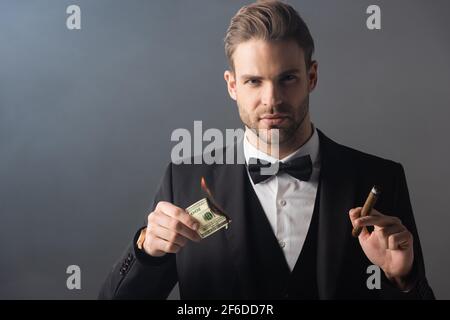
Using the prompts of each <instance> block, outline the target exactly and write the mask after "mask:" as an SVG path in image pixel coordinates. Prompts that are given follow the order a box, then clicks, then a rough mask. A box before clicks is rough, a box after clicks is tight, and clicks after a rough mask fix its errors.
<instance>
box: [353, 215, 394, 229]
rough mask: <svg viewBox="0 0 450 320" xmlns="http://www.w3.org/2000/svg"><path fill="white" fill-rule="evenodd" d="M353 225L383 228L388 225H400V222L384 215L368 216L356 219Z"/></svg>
mask: <svg viewBox="0 0 450 320" xmlns="http://www.w3.org/2000/svg"><path fill="white" fill-rule="evenodd" d="M353 224H354V226H356V227H367V226H376V227H380V228H384V227H387V226H389V225H401V221H400V219H398V218H397V217H391V216H385V215H373V216H372V215H370V216H365V217H361V218H358V219H356V220H355V221H354V222H353Z"/></svg>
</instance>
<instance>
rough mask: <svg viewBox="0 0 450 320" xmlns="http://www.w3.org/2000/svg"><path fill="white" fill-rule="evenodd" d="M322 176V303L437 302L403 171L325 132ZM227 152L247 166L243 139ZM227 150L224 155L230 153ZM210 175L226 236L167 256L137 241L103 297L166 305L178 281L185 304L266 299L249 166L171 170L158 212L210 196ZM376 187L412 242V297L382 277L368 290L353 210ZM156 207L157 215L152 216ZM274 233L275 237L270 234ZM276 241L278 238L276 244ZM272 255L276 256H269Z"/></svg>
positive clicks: (383, 207)
mask: <svg viewBox="0 0 450 320" xmlns="http://www.w3.org/2000/svg"><path fill="white" fill-rule="evenodd" d="M319 140H320V156H321V174H320V183H321V187H320V189H319V190H320V205H319V224H318V226H319V227H318V240H317V244H316V245H317V261H316V264H317V288H318V294H319V297H320V298H321V299H347V298H350V299H351V298H354V299H359V298H368V299H372V298H375V299H391V298H393V299H404V298H406V299H432V298H434V296H433V292H432V290H431V288H430V287H429V285H428V283H427V280H426V278H425V269H424V263H423V256H422V250H421V246H420V241H419V236H418V234H417V229H416V225H415V222H414V217H413V212H412V208H411V203H410V199H409V194H408V189H407V185H406V178H405V173H404V170H403V167H402V166H401V165H400V164H399V163H396V162H393V161H390V160H385V159H381V158H379V157H375V156H372V155H368V154H365V153H362V152H360V151H357V150H354V149H351V148H348V147H345V146H343V145H340V144H338V143H336V142H334V141H332V140H330V139H329V138H327V137H326V136H325V135H324V134H323V133H322V132H321V131H320V130H319ZM229 148H232V149H233V152H234V153H235V155H237V157H238V159H239V160H240V161H241V162H239V163H244V162H243V152H242V141H240V142H238V143H237V144H235V145H234V146H231V147H229ZM229 148H226V149H224V150H222V152H224V153H225V152H226V151H228V150H230V149H229ZM202 176H204V177H205V178H206V179H207V181H208V184H209V186H210V188H211V189H212V192H213V194H214V195H215V198H216V200H217V202H218V203H219V204H220V205H221V206H222V207H223V208H224V210H225V212H226V213H227V214H228V215H230V217H231V218H232V223H231V225H230V227H229V228H228V230H225V229H222V230H221V231H219V232H217V233H215V234H213V235H211V236H210V237H208V238H206V239H204V240H202V241H201V242H200V243H192V242H189V243H188V244H187V245H186V246H185V247H184V248H183V249H182V250H180V252H178V253H177V254H167V255H165V256H163V257H162V258H155V257H151V256H148V255H146V254H145V253H143V252H142V251H140V250H139V249H137V248H136V245H135V243H136V239H137V235H138V234H139V232H138V233H137V234H136V235H135V238H134V239H133V242H132V243H131V244H130V246H129V248H128V249H127V250H126V252H125V254H124V256H123V257H122V258H121V259H120V260H119V261H118V262H117V263H116V264H115V265H114V267H113V269H112V271H111V272H110V274H109V275H108V277H107V279H106V281H105V282H104V285H103V287H102V289H101V292H100V296H99V297H100V298H103V299H164V298H166V297H167V296H168V295H169V293H170V292H171V290H172V288H173V287H174V285H175V284H176V283H177V282H178V283H179V288H180V297H181V298H182V299H254V298H264V297H261V296H260V293H259V292H256V290H255V287H256V286H255V283H256V282H257V281H264V277H265V276H270V275H261V274H259V273H258V270H252V268H250V265H251V264H250V261H251V259H252V252H251V250H249V248H248V245H247V243H248V241H247V237H248V236H249V235H248V233H246V232H245V230H247V228H248V227H251V226H247V225H246V222H245V219H244V217H245V211H244V207H245V201H246V199H245V198H244V194H245V193H244V186H245V184H244V183H246V180H245V179H248V176H247V173H246V168H245V165H244V164H235V165H228V164H212V165H207V164H199V165H194V164H181V165H175V164H172V163H171V164H169V165H168V166H167V169H166V172H165V175H164V177H163V179H162V182H161V185H160V188H159V191H158V192H157V195H156V197H155V200H154V203H153V208H154V207H155V206H156V204H157V203H158V202H159V201H161V200H164V201H169V202H171V203H174V204H175V205H177V206H179V207H181V208H187V207H188V206H189V205H191V204H192V203H194V202H196V201H198V200H199V199H201V198H202V197H203V196H204V195H203V194H202V193H201V190H200V187H199V185H200V178H201V177H202ZM373 185H378V186H380V187H381V188H382V190H383V191H382V192H383V193H382V196H381V197H380V199H379V201H378V202H377V204H376V206H375V208H376V209H377V210H379V211H380V212H382V213H384V214H387V215H395V216H397V217H399V218H400V219H401V221H402V222H403V224H404V225H405V226H406V227H407V228H408V230H409V231H411V232H412V234H413V236H414V255H415V257H414V269H413V275H414V279H415V281H416V285H415V287H414V288H413V289H412V290H411V291H410V292H408V293H404V292H401V291H400V290H398V289H397V288H396V287H394V286H393V285H392V284H391V283H390V282H389V281H388V280H387V279H386V278H385V277H384V274H383V272H382V271H381V274H382V286H381V287H382V288H381V289H380V290H377V289H374V290H369V289H368V288H367V285H366V281H367V278H368V277H369V276H370V274H367V273H366V269H367V267H368V266H369V265H371V263H370V261H369V260H368V259H367V258H366V257H365V255H364V253H363V251H362V249H361V247H360V245H359V243H358V240H357V239H354V238H353V237H352V236H351V229H352V226H351V222H350V220H349V216H348V211H349V210H350V209H351V208H354V207H357V206H362V205H363V204H364V201H365V198H366V197H367V194H368V192H369V191H370V189H371V188H372V186H373ZM153 208H151V210H153ZM272 235H273V234H272ZM275 239H276V238H275V235H273V240H274V241H275ZM267 254H269V255H270V254H271V252H268V253H267Z"/></svg>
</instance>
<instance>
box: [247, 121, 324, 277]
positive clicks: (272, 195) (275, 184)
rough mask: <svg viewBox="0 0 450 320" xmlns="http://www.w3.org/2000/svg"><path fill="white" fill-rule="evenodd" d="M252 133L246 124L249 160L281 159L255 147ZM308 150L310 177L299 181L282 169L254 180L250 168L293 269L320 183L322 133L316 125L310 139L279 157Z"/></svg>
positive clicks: (265, 210)
mask: <svg viewBox="0 0 450 320" xmlns="http://www.w3.org/2000/svg"><path fill="white" fill-rule="evenodd" d="M249 134H251V132H250V131H249V129H248V128H246V131H245V137H244V139H243V140H244V142H243V143H244V156H245V161H246V163H247V164H248V161H249V158H259V159H262V160H266V161H269V162H271V163H274V162H276V161H278V159H276V158H273V157H271V156H269V155H268V154H266V153H264V152H262V151H259V150H258V149H257V148H255V147H254V146H253V145H252V144H251V143H250V142H249V141H248V135H249ZM307 154H309V155H310V157H311V161H312V164H313V171H312V175H311V178H310V180H309V181H300V180H298V179H296V178H294V177H292V176H291V175H289V174H287V173H279V174H277V175H275V176H272V177H270V178H269V179H267V180H265V181H263V182H260V183H258V184H254V183H253V181H252V180H251V177H250V174H249V172H248V170H247V173H248V175H249V179H250V181H251V183H252V185H253V189H254V190H255V193H256V195H257V196H258V199H259V201H260V202H261V206H262V208H263V209H264V212H265V214H266V216H267V219H268V220H269V222H270V225H271V226H272V230H273V232H274V234H275V236H276V238H277V239H278V243H279V244H280V247H281V248H282V249H283V252H284V256H285V258H286V261H287V264H288V265H289V268H290V270H291V271H292V270H293V269H294V266H295V263H296V262H297V259H298V257H299V255H300V252H301V250H302V247H303V244H304V243H305V239H306V235H307V233H308V229H309V225H310V223H311V218H312V214H313V211H314V203H315V199H316V194H317V187H318V184H319V172H320V153H319V136H318V133H317V130H316V128H315V127H314V126H313V134H312V136H311V137H310V139H309V140H308V141H307V142H306V143H305V144H304V145H303V146H301V147H300V148H299V149H297V150H296V151H294V152H293V153H291V154H290V155H288V156H286V157H284V158H283V159H281V160H280V161H281V162H286V161H288V160H291V159H293V158H296V157H301V156H304V155H307Z"/></svg>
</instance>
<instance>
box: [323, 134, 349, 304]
mask: <svg viewBox="0 0 450 320" xmlns="http://www.w3.org/2000/svg"><path fill="white" fill-rule="evenodd" d="M319 139H320V155H321V173H320V179H321V189H320V205H319V230H318V243H317V278H318V279H317V284H318V289H319V297H320V298H321V299H333V298H335V292H336V285H337V280H338V276H339V274H340V273H341V268H342V267H343V266H342V262H343V257H344V253H345V252H344V250H345V248H346V247H347V241H348V240H349V239H350V237H349V235H350V233H351V223H350V219H349V217H348V211H349V210H350V209H351V208H352V207H353V205H354V200H355V184H354V181H355V177H354V175H355V173H354V170H352V168H351V167H350V161H348V160H349V159H345V158H343V157H344V154H343V153H342V151H341V150H340V148H339V145H337V144H336V143H335V142H333V141H331V140H330V139H328V138H327V137H326V136H325V135H324V134H323V133H322V132H321V131H320V130H319Z"/></svg>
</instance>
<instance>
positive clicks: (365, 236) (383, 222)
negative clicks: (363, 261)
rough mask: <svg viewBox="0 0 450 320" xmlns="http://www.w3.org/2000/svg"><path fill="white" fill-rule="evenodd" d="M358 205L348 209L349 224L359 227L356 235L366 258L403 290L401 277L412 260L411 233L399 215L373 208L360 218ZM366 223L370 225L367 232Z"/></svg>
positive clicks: (404, 285)
mask: <svg viewBox="0 0 450 320" xmlns="http://www.w3.org/2000/svg"><path fill="white" fill-rule="evenodd" d="M361 210H362V208H361V207H358V208H353V209H351V210H350V211H349V215H350V220H351V222H352V225H353V227H362V228H363V230H362V232H361V234H360V235H359V237H358V240H359V243H360V245H361V248H362V249H363V251H364V253H365V255H366V256H367V258H368V259H369V260H370V261H371V262H372V263H373V264H376V265H377V266H379V267H380V268H381V269H382V270H383V271H384V273H385V274H386V277H387V278H388V279H389V280H391V281H393V282H395V283H396V284H397V286H398V287H399V288H400V289H403V290H404V289H406V288H407V287H408V285H409V284H408V283H406V282H405V279H406V278H407V276H408V275H409V274H410V272H411V270H412V266H413V262H414V249H413V236H412V234H411V232H409V231H408V229H406V227H405V226H404V225H403V224H402V222H401V221H400V219H399V218H397V217H392V216H386V215H383V214H381V213H380V212H378V211H377V210H375V209H372V211H371V213H370V215H368V216H366V217H360V215H361ZM367 226H373V227H374V230H373V232H372V233H370V232H369V231H368V230H367V228H365V227H367Z"/></svg>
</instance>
